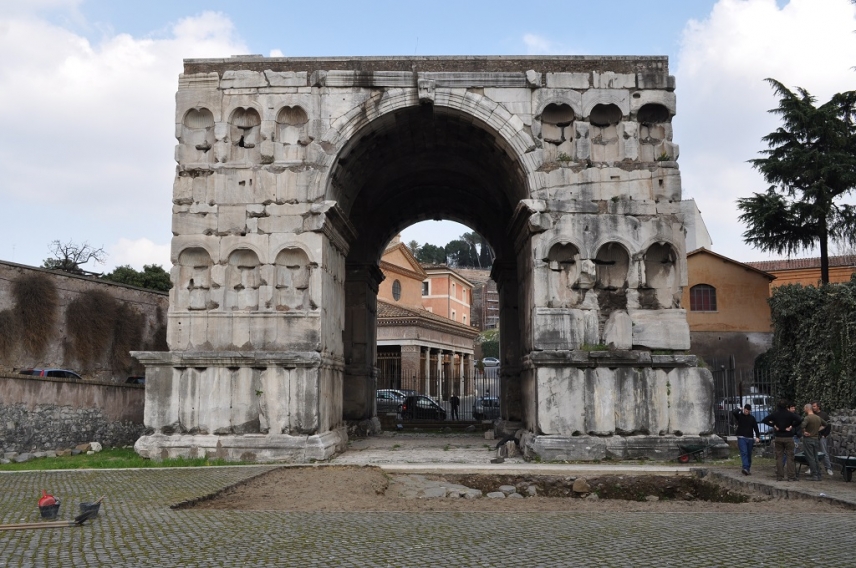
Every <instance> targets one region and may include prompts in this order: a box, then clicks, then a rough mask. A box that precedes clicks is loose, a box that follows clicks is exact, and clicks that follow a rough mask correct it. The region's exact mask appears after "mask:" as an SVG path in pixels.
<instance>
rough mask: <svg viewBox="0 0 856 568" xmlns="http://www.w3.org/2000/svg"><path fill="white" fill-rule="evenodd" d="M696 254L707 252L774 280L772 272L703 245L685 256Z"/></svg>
mask: <svg viewBox="0 0 856 568" xmlns="http://www.w3.org/2000/svg"><path fill="white" fill-rule="evenodd" d="M697 254H708V255H710V256H715V257H716V258H719V259H722V260H724V261H726V262H730V263H732V264H735V265H737V266H742V267H743V268H744V269H748V270H753V271H755V272H758V273H760V274H763V275H764V276H766V277H767V278H769V279H770V280H775V279H776V277H775V276H773V275H772V274H768V273H767V272H766V271H764V270H762V269H760V268H758V267H757V266H755V265H753V264H752V263H751V262H740V261H738V260H734V259H733V258H728V257H727V256H723V255H721V254H719V253H715V252H713V251H712V250H709V249H706V248H704V247H702V248H697V249H695V250H693V251H690V252H688V253H687V258H690V257H691V256H694V255H697Z"/></svg>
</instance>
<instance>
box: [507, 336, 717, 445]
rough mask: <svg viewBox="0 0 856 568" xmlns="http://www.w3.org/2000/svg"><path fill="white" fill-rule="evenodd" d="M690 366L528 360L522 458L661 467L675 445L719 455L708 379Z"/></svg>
mask: <svg viewBox="0 0 856 568" xmlns="http://www.w3.org/2000/svg"><path fill="white" fill-rule="evenodd" d="M696 365H697V360H696V357H695V356H693V355H682V354H679V355H652V354H651V352H650V351H647V350H638V351H637V350H627V351H620V350H614V351H584V350H575V351H558V350H557V351H541V352H534V353H532V354H530V356H529V357H528V358H527V363H526V365H525V368H524V370H523V372H522V373H521V395H522V396H521V398H522V403H523V408H524V409H525V411H524V413H523V416H524V417H525V419H524V420H525V421H524V422H523V423H522V424H521V426H522V427H523V429H524V430H525V431H526V433H525V434H524V435H523V436H522V440H521V448H522V449H523V451H524V455H527V456H529V457H532V458H535V457H537V458H538V459H541V460H545V461H556V460H575V461H576V460H579V461H592V460H604V459H616V460H619V459H640V458H647V459H653V460H660V461H662V460H669V459H674V458H676V457H678V455H680V454H681V453H683V452H682V450H681V446H709V447H710V449H711V450H712V451H713V452H714V454H715V455H722V456H723V457H725V456H727V453H728V446H727V444H726V443H725V442H724V441H723V440H722V439H721V438H719V437H718V436H716V435H714V434H713V432H712V424H713V417H712V412H713V410H712V409H713V392H714V389H713V377H712V375H711V374H710V372H709V371H708V370H707V369H702V368H699V367H697V366H696ZM519 427H520V426H515V425H514V424H513V423H508V424H500V425H499V429H500V430H501V431H508V430H509V429H511V428H519Z"/></svg>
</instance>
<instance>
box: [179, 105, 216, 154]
mask: <svg viewBox="0 0 856 568" xmlns="http://www.w3.org/2000/svg"><path fill="white" fill-rule="evenodd" d="M179 142H180V143H181V145H182V147H181V153H182V155H181V158H180V161H182V162H184V163H210V162H213V161H214V152H212V151H211V149H212V148H213V147H214V142H215V138H214V115H213V114H211V111H210V110H208V109H207V108H204V107H197V108H192V109H190V110H189V111H187V113H186V114H185V115H184V119H183V120H182V121H181V138H180V139H179Z"/></svg>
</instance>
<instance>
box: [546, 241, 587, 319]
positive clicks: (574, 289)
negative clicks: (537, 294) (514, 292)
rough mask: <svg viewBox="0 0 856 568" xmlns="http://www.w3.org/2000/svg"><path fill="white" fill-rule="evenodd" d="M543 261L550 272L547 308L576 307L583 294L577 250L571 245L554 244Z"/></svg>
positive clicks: (581, 271) (580, 266)
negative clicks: (580, 284)
mask: <svg viewBox="0 0 856 568" xmlns="http://www.w3.org/2000/svg"><path fill="white" fill-rule="evenodd" d="M544 260H545V261H546V262H547V266H548V268H549V270H550V276H549V280H548V281H549V300H548V301H549V304H548V307H550V308H570V307H573V306H576V305H578V304H579V303H580V301H581V300H582V297H583V295H584V294H585V291H584V290H583V291H581V290H580V286H579V283H580V280H581V277H582V276H583V262H582V260H581V258H580V251H579V249H577V247H575V246H574V245H572V244H571V243H556V244H554V245H553V246H552V247H550V252H549V253H547V258H546V259H544Z"/></svg>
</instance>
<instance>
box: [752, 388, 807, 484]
mask: <svg viewBox="0 0 856 568" xmlns="http://www.w3.org/2000/svg"><path fill="white" fill-rule="evenodd" d="M761 422H762V423H764V424H766V425H767V426H770V427H771V428H772V429H773V431H774V432H775V435H776V437H775V439H773V448H774V449H775V450H776V481H782V480H783V479H784V478H785V471H784V470H785V467H787V474H788V481H796V480H797V473H796V468H795V467H794V430H796V428H797V427H799V425H800V423H801V422H802V420H801V419H800V417H799V416H797V415H796V414H794V413H793V412H790V411H789V410H788V401H786V400H780V401H779V403H778V404H777V405H776V410H775V411H773V412H772V413H770V414H768V415H767V416H765V417H764V419H763V420H761ZM785 458H787V460H788V461H787V463H785V462H784V459H785Z"/></svg>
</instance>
